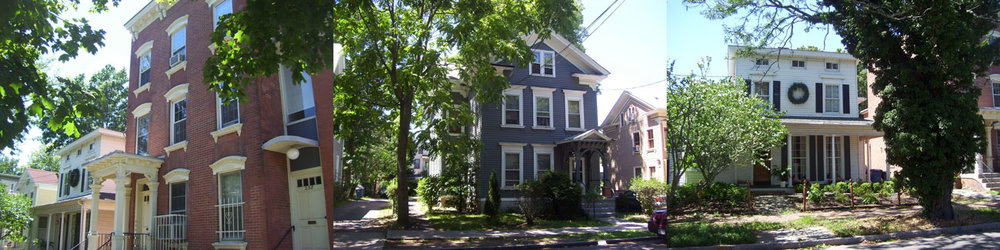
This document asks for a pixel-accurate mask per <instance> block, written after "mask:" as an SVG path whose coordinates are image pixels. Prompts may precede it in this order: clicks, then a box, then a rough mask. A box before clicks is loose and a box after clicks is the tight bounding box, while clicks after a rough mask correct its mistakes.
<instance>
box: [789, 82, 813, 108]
mask: <svg viewBox="0 0 1000 250" xmlns="http://www.w3.org/2000/svg"><path fill="white" fill-rule="evenodd" d="M798 91H802V95H801V96H796V94H795V93H796V92H798ZM788 100H789V101H792V103H794V104H803V103H806V100H809V88H808V87H806V85H805V84H804V83H801V82H797V83H792V86H791V87H788Z"/></svg>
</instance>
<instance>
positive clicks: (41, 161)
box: [27, 144, 59, 172]
mask: <svg viewBox="0 0 1000 250" xmlns="http://www.w3.org/2000/svg"><path fill="white" fill-rule="evenodd" d="M51 152H55V149H53V146H52V144H45V145H42V147H41V148H38V149H36V150H35V151H33V152H31V155H28V166H27V167H29V168H34V169H41V170H45V171H52V172H59V156H57V155H55V154H52V153H51Z"/></svg>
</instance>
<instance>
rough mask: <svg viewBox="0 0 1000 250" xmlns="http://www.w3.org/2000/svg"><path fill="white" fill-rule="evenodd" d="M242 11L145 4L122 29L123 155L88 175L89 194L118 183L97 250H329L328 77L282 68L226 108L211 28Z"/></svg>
mask: <svg viewBox="0 0 1000 250" xmlns="http://www.w3.org/2000/svg"><path fill="white" fill-rule="evenodd" d="M245 5H246V2H245V1H244V0H207V1H173V3H169V2H157V1H150V3H149V4H147V5H146V6H145V7H144V8H143V9H142V10H141V11H139V13H137V14H136V15H135V16H134V17H132V18H131V19H130V20H129V21H128V22H127V23H126V24H125V26H126V28H128V30H129V31H130V32H131V33H132V39H133V41H132V49H131V51H132V53H130V54H129V55H128V56H129V57H130V59H131V63H130V68H129V72H130V74H129V75H130V77H129V90H130V92H129V100H128V109H129V110H128V111H127V112H128V113H127V116H128V119H127V126H128V129H127V134H126V137H125V141H126V145H125V151H124V152H121V151H118V152H113V153H111V154H108V155H106V156H103V157H100V158H98V159H95V160H93V161H90V162H88V163H87V164H86V165H85V166H84V167H85V168H86V169H87V170H88V171H89V172H91V173H93V175H92V177H93V178H94V179H95V180H96V181H95V182H94V183H101V181H102V180H106V179H110V180H113V181H114V183H115V184H116V190H115V200H117V201H118V202H116V204H115V213H114V221H115V223H114V230H113V233H111V234H98V233H96V232H94V231H90V234H91V236H90V240H91V242H90V248H91V249H93V248H95V247H97V246H100V245H105V244H106V245H110V246H112V248H113V249H123V248H129V245H140V244H143V245H146V247H147V248H148V247H155V248H181V247H186V248H188V249H211V248H215V249H245V248H251V249H274V248H278V249H287V248H295V249H302V248H329V247H330V241H329V239H330V238H331V237H332V221H330V220H327V219H326V218H332V213H333V211H332V207H333V200H332V199H326V198H325V197H327V196H328V195H326V194H330V193H332V191H333V182H332V181H330V180H333V179H334V178H333V176H334V168H335V166H339V164H335V160H339V157H337V156H336V155H335V154H336V153H337V152H340V150H336V147H339V146H340V145H337V143H336V141H335V140H334V136H333V126H332V124H331V123H330V122H331V121H332V113H331V112H329V111H330V110H332V102H331V101H328V100H331V99H332V91H333V89H332V88H333V86H332V84H331V83H332V81H333V73H332V72H330V71H327V72H322V73H320V74H316V75H306V77H305V79H306V80H305V81H303V82H298V83H294V82H292V75H291V73H290V71H289V70H288V69H286V68H284V67H279V72H280V73H279V74H276V75H272V76H270V77H266V78H259V79H255V80H254V84H252V85H250V86H248V87H247V88H246V89H245V90H246V94H247V95H246V96H245V97H244V99H243V101H242V102H239V103H236V102H233V103H228V104H227V103H224V102H222V101H220V99H219V98H218V96H217V95H216V93H214V92H212V91H210V90H208V87H207V86H206V85H205V84H204V82H203V78H202V71H201V69H202V68H203V67H204V63H205V60H206V59H207V58H208V57H209V56H210V55H211V54H212V53H213V49H214V46H212V45H211V41H210V34H211V32H212V30H213V29H214V27H215V26H216V21H217V20H218V19H219V17H220V16H222V15H225V14H228V13H232V12H234V11H239V10H240V9H241V8H243V7H244V6H245ZM276 67H278V66H276ZM316 100H327V101H316ZM317 110H322V111H324V112H317ZM97 189H99V187H98V188H95V190H97ZM91 217H95V216H94V215H92V216H91ZM92 220H93V219H92ZM293 227H294V230H293Z"/></svg>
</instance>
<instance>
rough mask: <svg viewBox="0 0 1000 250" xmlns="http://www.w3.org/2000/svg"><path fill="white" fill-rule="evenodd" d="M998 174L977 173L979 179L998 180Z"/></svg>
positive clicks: (999, 174) (999, 175)
mask: <svg viewBox="0 0 1000 250" xmlns="http://www.w3.org/2000/svg"><path fill="white" fill-rule="evenodd" d="M998 177H1000V173H979V178H983V179H985V178H998Z"/></svg>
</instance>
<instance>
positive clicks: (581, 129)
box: [566, 128, 584, 132]
mask: <svg viewBox="0 0 1000 250" xmlns="http://www.w3.org/2000/svg"><path fill="white" fill-rule="evenodd" d="M566 131H578V132H582V131H584V130H583V128H566Z"/></svg>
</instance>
